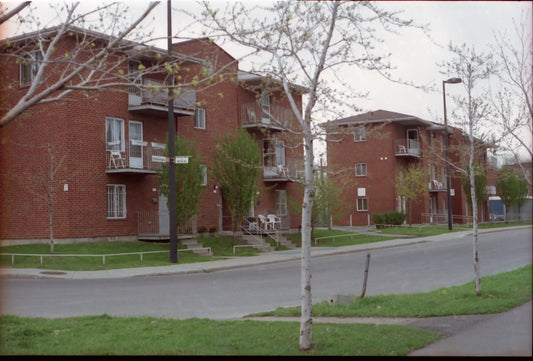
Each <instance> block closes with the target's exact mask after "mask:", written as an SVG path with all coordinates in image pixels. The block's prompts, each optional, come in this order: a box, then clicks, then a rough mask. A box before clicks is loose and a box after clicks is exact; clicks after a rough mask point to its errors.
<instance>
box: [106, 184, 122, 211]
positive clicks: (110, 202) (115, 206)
mask: <svg viewBox="0 0 533 361" xmlns="http://www.w3.org/2000/svg"><path fill="white" fill-rule="evenodd" d="M107 218H108V219H121V218H126V186H125V185H123V184H108V185H107Z"/></svg>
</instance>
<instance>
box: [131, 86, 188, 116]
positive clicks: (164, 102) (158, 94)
mask: <svg viewBox="0 0 533 361" xmlns="http://www.w3.org/2000/svg"><path fill="white" fill-rule="evenodd" d="M164 88H165V85H164V84H163V83H159V82H156V81H153V80H148V79H145V80H144V85H143V86H142V87H136V86H131V87H130V88H129V94H128V95H129V96H128V110H129V111H131V112H139V113H144V114H152V115H158V116H166V115H167V114H168V93H167V92H165V91H163V89H164ZM195 108H196V90H195V89H193V88H191V87H182V88H181V93H180V97H179V98H178V99H174V113H175V114H186V115H194V109H195Z"/></svg>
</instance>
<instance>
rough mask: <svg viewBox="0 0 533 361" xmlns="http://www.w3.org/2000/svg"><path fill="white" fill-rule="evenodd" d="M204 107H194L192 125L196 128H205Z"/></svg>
mask: <svg viewBox="0 0 533 361" xmlns="http://www.w3.org/2000/svg"><path fill="white" fill-rule="evenodd" d="M205 123H206V122H205V109H204V108H196V111H195V112H194V127H195V128H196V129H205Z"/></svg>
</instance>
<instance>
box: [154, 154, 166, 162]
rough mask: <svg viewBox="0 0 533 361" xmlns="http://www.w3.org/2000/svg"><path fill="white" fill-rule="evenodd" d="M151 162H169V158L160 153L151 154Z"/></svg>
mask: <svg viewBox="0 0 533 361" xmlns="http://www.w3.org/2000/svg"><path fill="white" fill-rule="evenodd" d="M152 162H157V163H170V158H168V157H163V156H161V155H152Z"/></svg>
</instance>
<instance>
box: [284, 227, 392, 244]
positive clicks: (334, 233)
mask: <svg viewBox="0 0 533 361" xmlns="http://www.w3.org/2000/svg"><path fill="white" fill-rule="evenodd" d="M313 236H314V238H315V239H317V241H316V242H315V240H312V241H311V246H312V247H315V244H316V246H317V247H342V246H351V245H356V244H364V243H372V242H380V241H387V240H391V239H394V237H390V236H381V235H375V236H374V235H368V234H355V233H354V232H346V231H340V230H335V229H332V230H330V229H315V231H314V232H313ZM286 237H287V239H289V240H290V241H292V243H294V244H295V245H297V246H298V247H301V246H302V234H301V233H290V234H287V235H286ZM325 237H327V238H325Z"/></svg>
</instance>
